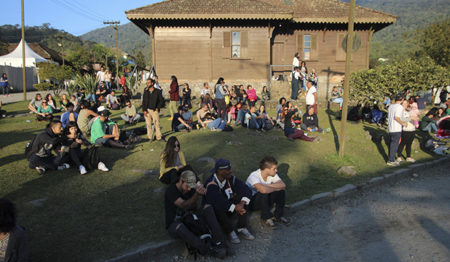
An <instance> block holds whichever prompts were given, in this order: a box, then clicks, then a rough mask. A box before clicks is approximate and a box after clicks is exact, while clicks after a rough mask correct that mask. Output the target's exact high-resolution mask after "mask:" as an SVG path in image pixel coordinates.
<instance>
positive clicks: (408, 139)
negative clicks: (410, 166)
mask: <svg viewBox="0 0 450 262" xmlns="http://www.w3.org/2000/svg"><path fill="white" fill-rule="evenodd" d="M401 105H402V107H403V115H402V117H401V120H402V121H404V122H405V123H406V126H403V127H402V136H401V139H400V145H399V146H398V150H397V162H399V163H400V162H401V161H402V151H403V148H404V147H405V146H406V161H407V162H410V163H414V162H416V160H415V159H414V158H412V157H411V145H412V143H413V141H414V137H415V136H416V126H415V125H414V121H417V120H418V119H419V118H418V117H417V116H416V115H414V114H413V113H412V112H411V110H409V111H407V109H408V106H411V105H410V104H409V103H408V101H406V100H404V101H403V102H402V104H401Z"/></svg>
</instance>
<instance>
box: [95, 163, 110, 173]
mask: <svg viewBox="0 0 450 262" xmlns="http://www.w3.org/2000/svg"><path fill="white" fill-rule="evenodd" d="M97 168H98V170H101V171H105V172H108V171H109V169H108V168H107V167H106V165H105V163H103V162H98V166H97Z"/></svg>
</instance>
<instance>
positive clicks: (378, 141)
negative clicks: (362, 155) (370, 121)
mask: <svg viewBox="0 0 450 262" xmlns="http://www.w3.org/2000/svg"><path fill="white" fill-rule="evenodd" d="M364 130H365V131H366V132H369V134H370V136H371V137H372V142H373V143H374V144H375V145H376V146H377V149H378V152H379V153H380V155H381V157H383V159H384V161H388V158H389V157H388V154H387V153H386V150H385V149H384V147H383V140H384V143H385V145H386V147H387V148H388V149H389V134H388V133H387V132H386V130H384V129H380V128H376V127H372V126H369V125H364ZM383 138H384V139H383Z"/></svg>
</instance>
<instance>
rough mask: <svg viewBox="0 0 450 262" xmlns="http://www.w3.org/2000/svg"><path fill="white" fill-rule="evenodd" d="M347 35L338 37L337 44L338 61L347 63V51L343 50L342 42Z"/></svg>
mask: <svg viewBox="0 0 450 262" xmlns="http://www.w3.org/2000/svg"><path fill="white" fill-rule="evenodd" d="M344 37H345V34H338V35H337V43H336V61H345V51H344V50H343V49H342V41H343V40H344Z"/></svg>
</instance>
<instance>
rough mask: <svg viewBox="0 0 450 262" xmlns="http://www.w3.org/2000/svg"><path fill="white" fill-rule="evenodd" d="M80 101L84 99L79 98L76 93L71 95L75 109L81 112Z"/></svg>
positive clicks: (71, 101)
mask: <svg viewBox="0 0 450 262" xmlns="http://www.w3.org/2000/svg"><path fill="white" fill-rule="evenodd" d="M79 101H82V100H78V97H77V96H76V95H71V96H70V100H69V102H70V103H72V104H73V106H74V108H75V109H74V111H75V112H79V111H80V106H81V105H80V102H79Z"/></svg>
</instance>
